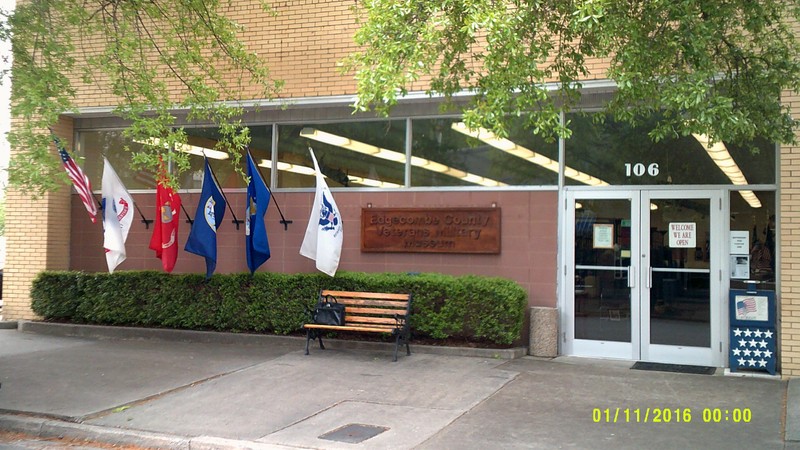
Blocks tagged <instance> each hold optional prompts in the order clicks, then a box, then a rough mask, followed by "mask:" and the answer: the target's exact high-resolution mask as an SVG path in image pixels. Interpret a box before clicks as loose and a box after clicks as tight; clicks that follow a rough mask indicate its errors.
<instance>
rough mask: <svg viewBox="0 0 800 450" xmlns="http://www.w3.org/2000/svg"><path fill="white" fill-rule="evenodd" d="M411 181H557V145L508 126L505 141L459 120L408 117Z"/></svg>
mask: <svg viewBox="0 0 800 450" xmlns="http://www.w3.org/2000/svg"><path fill="white" fill-rule="evenodd" d="M412 134H413V138H412V139H413V140H412V147H411V154H412V159H411V185H412V186H464V187H498V186H531V185H555V184H557V183H558V144H557V143H555V142H553V143H546V142H544V141H543V140H542V139H540V138H538V137H536V136H534V135H533V134H532V133H530V132H528V131H525V130H524V129H523V128H522V127H521V126H516V127H513V126H512V131H511V133H510V137H509V138H508V139H498V138H497V137H496V136H494V135H493V134H491V133H489V132H487V131H474V130H468V129H467V128H466V126H465V125H464V124H463V123H462V122H461V120H460V119H442V118H435V119H415V120H413V121H412Z"/></svg>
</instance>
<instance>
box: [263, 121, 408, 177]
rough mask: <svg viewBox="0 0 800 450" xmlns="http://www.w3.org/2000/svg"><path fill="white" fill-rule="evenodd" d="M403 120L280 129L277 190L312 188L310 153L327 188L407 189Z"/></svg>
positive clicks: (293, 126)
mask: <svg viewBox="0 0 800 450" xmlns="http://www.w3.org/2000/svg"><path fill="white" fill-rule="evenodd" d="M405 140H406V126H405V120H385V121H360V122H343V123H327V124H325V123H306V124H297V125H279V126H278V186H280V187H282V188H292V187H313V186H314V185H315V181H314V175H313V174H314V170H313V169H314V164H313V163H312V162H311V155H310V153H309V151H308V148H309V147H311V148H312V149H314V155H316V158H317V162H318V163H319V166H320V170H321V171H322V173H323V174H324V175H325V176H326V178H327V183H328V186H330V187H382V188H398V187H403V186H404V185H405V160H406V156H405Z"/></svg>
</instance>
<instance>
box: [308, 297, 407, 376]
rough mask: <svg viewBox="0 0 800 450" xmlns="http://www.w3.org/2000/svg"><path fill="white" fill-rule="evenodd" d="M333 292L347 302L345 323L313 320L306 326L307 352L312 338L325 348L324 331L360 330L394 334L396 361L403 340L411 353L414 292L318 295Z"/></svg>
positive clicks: (342, 302)
mask: <svg viewBox="0 0 800 450" xmlns="http://www.w3.org/2000/svg"><path fill="white" fill-rule="evenodd" d="M329 295H332V296H333V297H335V298H336V301H337V302H338V303H341V304H344V305H345V316H344V321H345V322H344V325H342V326H336V325H322V324H318V323H313V322H314V317H313V315H314V311H311V321H310V323H307V324H305V325H303V328H305V329H306V355H308V346H309V343H310V342H311V340H312V339H319V348H321V349H323V350H324V349H325V345H324V344H323V343H322V334H323V333H324V332H326V331H355V332H359V333H383V334H391V335H392V336H394V337H395V343H394V360H395V361H397V349H398V347H399V346H400V344H401V343H403V344H405V346H406V354H408V355H410V354H411V349H410V348H409V346H408V341H409V340H410V339H411V328H410V326H409V322H408V318H409V316H410V315H411V294H387V293H381V292H349V291H330V290H322V291H320V293H319V298H320V299H322V298H325V297H326V296H329Z"/></svg>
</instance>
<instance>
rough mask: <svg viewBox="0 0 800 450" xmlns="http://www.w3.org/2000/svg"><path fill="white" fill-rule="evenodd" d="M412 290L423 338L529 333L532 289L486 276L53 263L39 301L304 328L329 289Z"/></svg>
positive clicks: (154, 317)
mask: <svg viewBox="0 0 800 450" xmlns="http://www.w3.org/2000/svg"><path fill="white" fill-rule="evenodd" d="M323 288H324V289H334V290H346V291H370V292H410V293H412V294H413V296H414V297H413V298H414V302H413V304H412V308H413V311H412V315H411V320H412V323H411V324H412V332H413V333H414V336H416V337H430V338H434V339H446V338H461V339H465V340H473V341H487V342H492V343H495V344H501V345H509V344H512V343H514V342H515V341H517V340H519V339H520V332H521V330H522V324H523V317H524V314H525V310H526V308H527V293H526V292H525V290H523V289H522V288H521V287H520V286H519V285H518V284H516V283H514V282H513V281H510V280H506V279H502V278H487V277H478V276H460V277H454V276H447V275H440V274H419V275H415V274H388V273H377V274H376V273H355V272H340V273H339V274H337V275H336V277H335V278H331V277H328V276H327V275H323V274H291V275H289V274H279V273H256V274H255V276H253V277H251V276H250V275H249V274H217V275H214V276H213V277H212V278H211V279H210V280H208V281H206V280H205V278H204V277H203V276H202V275H194V274H183V275H169V274H165V273H162V272H153V271H130V272H117V273H114V274H107V273H83V272H44V273H41V274H39V276H38V277H37V278H36V280H35V281H34V282H33V287H32V288H31V298H32V308H33V311H34V312H36V314H38V315H40V316H42V317H44V318H45V319H47V320H55V321H69V322H75V323H89V324H101V325H127V326H144V327H169V328H184V329H202V330H209V329H211V330H220V331H232V332H262V333H278V334H289V333H293V332H297V331H300V330H301V329H302V325H303V323H305V321H306V320H307V317H308V315H307V312H306V308H307V307H312V306H313V305H314V303H315V302H316V297H317V293H318V292H319V290H320V289H323Z"/></svg>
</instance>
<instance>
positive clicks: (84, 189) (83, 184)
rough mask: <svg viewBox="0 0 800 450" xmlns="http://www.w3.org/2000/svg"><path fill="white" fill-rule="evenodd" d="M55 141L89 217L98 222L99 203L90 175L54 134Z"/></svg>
mask: <svg viewBox="0 0 800 450" xmlns="http://www.w3.org/2000/svg"><path fill="white" fill-rule="evenodd" d="M53 142H55V144H56V148H57V149H58V154H59V155H61V161H62V162H63V163H64V169H66V171H67V175H69V179H70V180H72V185H73V186H75V190H76V191H78V195H79V196H80V198H81V201H82V202H83V206H85V207H86V211H88V212H89V217H90V218H91V219H92V222H93V223H97V204H96V202H95V201H94V196H92V183H91V182H89V177H87V176H86V175H85V174H84V173H83V171H82V170H81V168H80V167H79V166H78V165H77V164H75V160H73V159H72V157H71V156H69V153H67V150H66V149H65V148H64V146H63V145H61V141H59V140H58V138H57V137H56V136H53Z"/></svg>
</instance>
